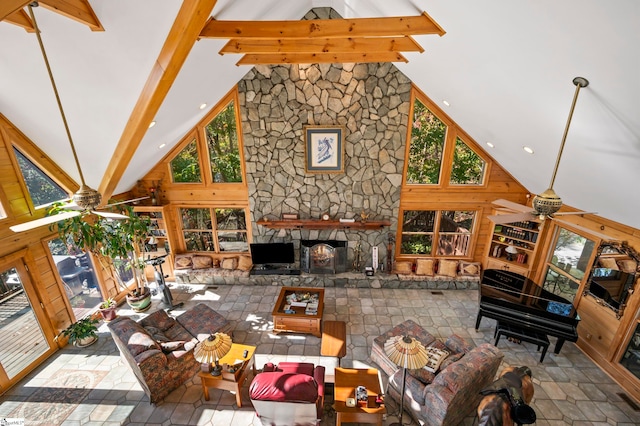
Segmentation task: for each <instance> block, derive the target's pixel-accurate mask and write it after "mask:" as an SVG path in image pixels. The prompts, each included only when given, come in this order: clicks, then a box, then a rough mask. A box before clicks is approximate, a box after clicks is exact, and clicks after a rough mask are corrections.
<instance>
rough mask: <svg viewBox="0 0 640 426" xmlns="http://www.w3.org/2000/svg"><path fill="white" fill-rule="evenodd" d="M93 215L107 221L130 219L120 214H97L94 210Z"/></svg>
mask: <svg viewBox="0 0 640 426" xmlns="http://www.w3.org/2000/svg"><path fill="white" fill-rule="evenodd" d="M91 213H93V214H97V215H98V216H102V217H104V218H107V219H129V216H125V215H123V214H120V213H111V212H97V211H95V210H92V211H91Z"/></svg>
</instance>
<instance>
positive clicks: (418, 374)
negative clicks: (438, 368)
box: [407, 367, 436, 385]
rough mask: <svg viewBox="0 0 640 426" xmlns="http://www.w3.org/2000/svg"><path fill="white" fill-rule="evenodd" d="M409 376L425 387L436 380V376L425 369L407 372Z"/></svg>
mask: <svg viewBox="0 0 640 426" xmlns="http://www.w3.org/2000/svg"><path fill="white" fill-rule="evenodd" d="M407 373H409V374H410V375H411V376H413V377H415V378H416V379H417V380H418V381H419V382H420V383H422V384H425V385H430V384H431V382H433V379H435V378H436V375H435V374H433V373H432V372H431V371H429V370H427V369H426V368H424V367H423V368H418V369H415V370H407Z"/></svg>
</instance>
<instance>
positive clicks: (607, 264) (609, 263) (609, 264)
mask: <svg viewBox="0 0 640 426" xmlns="http://www.w3.org/2000/svg"><path fill="white" fill-rule="evenodd" d="M598 263H599V264H600V266H601V267H602V268H609V269H614V270H616V271H617V270H618V264H617V263H616V260H615V259H614V258H613V257H601V258H600V259H598Z"/></svg>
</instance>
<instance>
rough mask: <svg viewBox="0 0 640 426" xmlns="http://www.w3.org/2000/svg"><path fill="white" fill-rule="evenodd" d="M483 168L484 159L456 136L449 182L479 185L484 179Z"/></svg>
mask: <svg viewBox="0 0 640 426" xmlns="http://www.w3.org/2000/svg"><path fill="white" fill-rule="evenodd" d="M484 169H485V161H484V160H483V159H482V158H480V156H479V155H478V154H476V153H475V151H474V150H472V149H471V148H469V147H468V146H467V144H465V143H464V142H463V141H462V140H461V139H460V138H456V147H455V150H454V151H453V165H452V167H451V180H450V183H452V184H455V185H464V184H467V185H469V184H472V185H481V184H482V181H483V179H484Z"/></svg>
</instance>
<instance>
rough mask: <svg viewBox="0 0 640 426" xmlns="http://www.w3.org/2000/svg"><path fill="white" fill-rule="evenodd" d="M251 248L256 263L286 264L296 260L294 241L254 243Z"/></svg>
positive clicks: (252, 258) (253, 260) (252, 257)
mask: <svg viewBox="0 0 640 426" xmlns="http://www.w3.org/2000/svg"><path fill="white" fill-rule="evenodd" d="M249 249H250V250H251V261H252V262H253V264H254V265H286V264H291V263H294V262H295V253H294V250H293V243H252V244H250V245H249Z"/></svg>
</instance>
